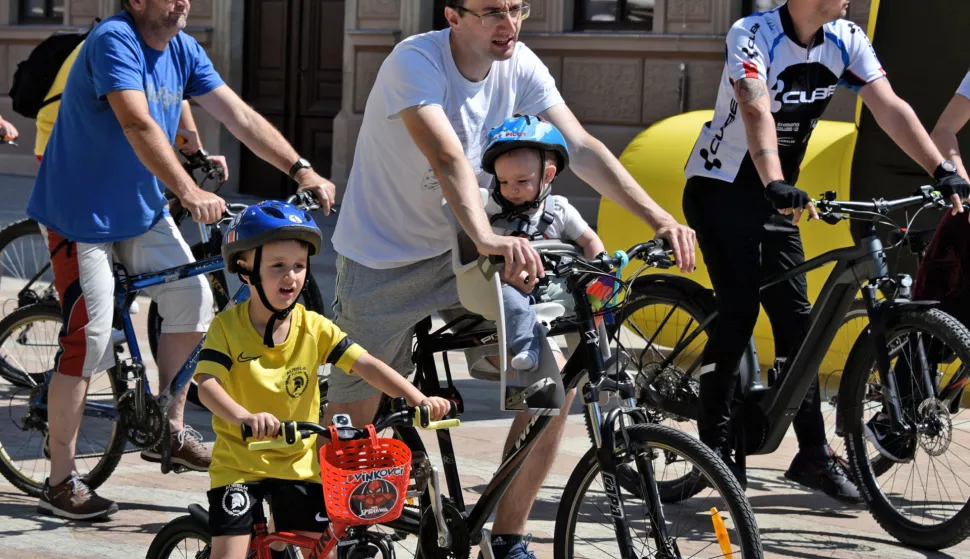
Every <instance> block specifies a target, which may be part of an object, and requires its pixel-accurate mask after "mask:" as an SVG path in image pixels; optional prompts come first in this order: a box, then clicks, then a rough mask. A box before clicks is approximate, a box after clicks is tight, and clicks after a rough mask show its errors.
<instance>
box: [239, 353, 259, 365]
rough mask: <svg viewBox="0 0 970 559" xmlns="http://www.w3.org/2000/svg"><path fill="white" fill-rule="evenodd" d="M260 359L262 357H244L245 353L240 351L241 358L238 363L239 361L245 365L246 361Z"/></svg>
mask: <svg viewBox="0 0 970 559" xmlns="http://www.w3.org/2000/svg"><path fill="white" fill-rule="evenodd" d="M260 357H261V356H260V355H257V356H256V357H243V352H241V351H240V352H239V357H237V358H236V361H239V362H240V363H245V362H246V361H255V360H257V359H259V358H260Z"/></svg>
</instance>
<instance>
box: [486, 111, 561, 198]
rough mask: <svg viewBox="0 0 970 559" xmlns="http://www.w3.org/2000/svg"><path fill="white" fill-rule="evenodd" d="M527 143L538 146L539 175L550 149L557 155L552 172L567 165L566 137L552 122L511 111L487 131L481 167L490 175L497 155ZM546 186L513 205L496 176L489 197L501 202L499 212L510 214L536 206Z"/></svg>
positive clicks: (546, 191) (544, 194) (544, 166)
mask: <svg viewBox="0 0 970 559" xmlns="http://www.w3.org/2000/svg"><path fill="white" fill-rule="evenodd" d="M529 147H531V148H535V149H537V150H539V161H540V164H539V169H540V171H539V176H540V177H541V176H542V175H543V174H545V169H546V155H547V153H548V152H550V151H551V152H553V153H555V154H556V157H557V162H556V176H559V173H561V172H563V171H564V170H566V167H568V166H569V148H568V147H567V146H566V139H565V138H563V135H562V133H561V132H560V131H559V129H558V128H556V126H555V125H553V124H552V123H551V122H548V121H546V120H544V119H542V118H541V117H539V116H536V115H515V116H513V117H511V118H508V119H506V120H505V122H503V123H502V124H500V125H498V126H496V127H495V128H493V129H491V130H490V131H489V133H488V145H487V146H486V147H485V152H484V153H483V154H482V170H484V171H485V172H487V173H491V174H493V175H494V174H495V160H496V159H498V158H499V156H500V155H502V154H504V153H507V152H509V151H512V150H514V149H519V148H529ZM550 190H551V189H550V188H549V187H548V186H547V187H545V188H543V189H542V191H541V192H540V193H539V195H538V196H537V197H536V199H535V200H533V201H532V202H529V203H527V204H520V205H518V206H515V205H513V204H512V203H511V202H509V201H508V200H506V199H505V197H504V196H502V192H501V189H500V188H499V186H498V181H497V180H496V181H495V183H494V184H493V185H492V198H493V199H494V200H495V201H496V202H498V203H499V205H500V206H502V209H503V210H504V211H503V212H502V213H503V214H505V215H513V214H517V213H519V214H520V213H524V212H527V211H529V210H531V209H534V208H538V207H539V205H540V204H542V201H543V200H545V199H546V197H547V196H549V192H550Z"/></svg>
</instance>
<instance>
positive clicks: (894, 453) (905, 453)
mask: <svg viewBox="0 0 970 559" xmlns="http://www.w3.org/2000/svg"><path fill="white" fill-rule="evenodd" d="M865 429H866V439H868V440H869V442H871V443H872V446H874V447H876V450H878V451H879V454H882V455H883V456H885V457H886V458H887V459H889V460H892V461H893V462H900V463H905V462H909V461H910V460H912V459H913V457H914V456H915V455H916V438H915V437H912V436H908V435H903V434H899V435H894V434H893V433H892V420H891V419H890V418H889V414H888V413H886V412H879V413H877V414H876V415H874V416H872V419H870V420H869V421H867V422H866V427H865Z"/></svg>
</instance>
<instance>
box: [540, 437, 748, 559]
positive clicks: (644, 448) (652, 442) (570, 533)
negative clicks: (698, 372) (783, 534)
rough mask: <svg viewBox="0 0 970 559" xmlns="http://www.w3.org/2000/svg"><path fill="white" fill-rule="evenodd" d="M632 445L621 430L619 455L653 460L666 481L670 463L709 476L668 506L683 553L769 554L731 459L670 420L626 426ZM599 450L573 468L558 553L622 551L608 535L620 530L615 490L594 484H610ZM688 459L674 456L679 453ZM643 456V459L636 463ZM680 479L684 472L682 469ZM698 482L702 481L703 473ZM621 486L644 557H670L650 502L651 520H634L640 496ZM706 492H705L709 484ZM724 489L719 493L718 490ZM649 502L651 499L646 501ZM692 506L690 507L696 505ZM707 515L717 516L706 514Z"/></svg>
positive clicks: (670, 527) (565, 556) (668, 520)
mask: <svg viewBox="0 0 970 559" xmlns="http://www.w3.org/2000/svg"><path fill="white" fill-rule="evenodd" d="M626 434H627V437H628V439H629V441H630V446H631V448H629V449H628V448H625V447H623V448H620V447H621V446H623V445H625V443H624V442H623V441H624V438H623V437H622V436H620V435H619V433H618V434H617V438H616V441H617V444H618V448H617V449H616V451H617V455H618V456H619V457H620V459H621V460H622V461H623V462H624V463H627V464H636V463H638V462H639V463H643V460H648V461H650V462H652V464H653V469H654V472H655V477H656V479H657V481H658V482H659V481H660V479H661V477H662V476H663V475H664V474H666V473H668V469H670V468H674V469H678V470H686V471H688V472H690V471H691V470H693V471H695V472H697V473H698V474H699V477H702V478H703V479H704V486H705V488H706V489H707V491H706V492H703V493H698V492H697V491H690V492H692V493H693V494H694V496H693V497H691V498H689V499H682V500H680V502H679V503H678V504H676V505H666V506H664V507H663V509H662V510H663V515H664V522H663V526H664V527H666V530H667V533H668V535H669V537H670V540H671V542H672V543H673V545H672V548H673V550H674V552H675V554H676V555H680V556H683V557H725V556H727V555H728V554H729V553H730V554H731V555H732V556H734V557H742V558H744V559H755V558H761V557H763V556H764V552H763V551H762V546H761V538H760V536H759V534H758V525H757V522H756V521H755V517H754V512H753V511H752V510H751V505H750V503H749V502H748V500H747V498H746V497H745V496H744V491H743V490H742V489H741V486H740V485H739V484H738V482H737V480H736V479H735V478H734V476H733V475H732V474H731V472H730V470H728V468H727V465H725V464H724V462H723V461H722V460H721V459H720V458H718V457H717V456H716V455H715V454H714V453H713V452H712V451H711V450H710V449H709V448H707V447H706V446H705V445H704V444H702V443H701V442H700V441H699V440H697V439H695V438H693V437H691V436H690V435H687V434H685V433H682V432H680V431H677V430H675V429H672V428H669V427H664V426H662V425H654V424H645V425H635V426H633V427H630V428H628V429H627V431H626ZM596 452H597V449H596V448H591V449H590V450H589V451H588V452H587V453H586V455H585V456H583V458H582V459H580V461H579V464H578V465H577V466H576V469H575V470H573V473H572V475H571V476H570V477H569V481H568V482H567V484H566V489H565V491H564V492H563V497H562V500H561V501H560V504H559V511H558V514H557V517H556V533H555V542H554V550H555V554H554V556H555V557H556V559H574V558H576V559H578V558H584V557H590V558H592V557H595V558H597V559H599V558H602V557H621V556H622V555H621V553H620V549H619V546H618V545H617V544H616V543H615V542H613V541H612V538H609V537H607V536H606V533H607V532H608V531H609V530H613V529H614V526H613V521H612V519H613V515H614V513H615V512H617V511H616V510H615V504H614V508H611V501H610V499H609V498H608V493H607V491H606V490H605V489H604V488H603V486H602V485H600V487H598V488H594V487H593V485H594V482H602V476H601V471H600V467H599V463H598V462H597V460H596ZM671 453H674V454H677V455H679V456H680V458H681V460H678V461H675V462H673V463H669V462H666V458H667V457H668V456H669V455H670V454H671ZM634 459H636V462H634ZM675 475H676V476H678V477H680V476H682V475H683V474H682V473H675ZM639 481H640V484H641V490H640V491H639V493H640V494H646V493H647V491H646V486H645V485H643V484H645V483H647V480H646V479H645V478H643V477H642V476H641V477H640V478H639ZM698 481H700V480H699V479H698ZM622 489H624V488H622V487H621V488H620V494H621V498H622V500H623V510H622V511H619V512H621V513H622V515H623V517H624V518H626V519H627V521H628V522H629V525H630V529H631V531H634V532H637V531H639V532H641V533H642V535H640V536H639V537H638V536H637V534H636V533H634V534H631V537H632V540H633V542H634V548H635V551H636V556H637V557H669V556H670V555H668V554H665V552H664V550H658V549H657V546H656V540H655V539H654V536H655V530H656V525H655V523H654V522H653V521H652V520H651V519H650V517H649V512H647V509H646V508H644V513H646V514H645V517H644V519H643V520H634V519H633V513H634V512H636V511H635V506H634V501H638V500H639V499H638V498H637V497H636V496H635V495H633V494H631V493H628V492H626V491H624V490H622ZM702 491H703V490H702ZM715 494H716V495H715ZM640 506H642V507H646V506H647V504H646V503H642V502H641V503H640ZM712 507H713V508H716V509H717V511H718V512H719V513H720V517H721V518H722V520H723V522H724V528H725V529H726V536H725V535H722V536H718V535H717V534H716V531H717V528H716V527H715V519H714V515H713V514H712V512H711V509H712ZM688 509H689V510H688ZM704 516H707V518H708V519H710V520H704Z"/></svg>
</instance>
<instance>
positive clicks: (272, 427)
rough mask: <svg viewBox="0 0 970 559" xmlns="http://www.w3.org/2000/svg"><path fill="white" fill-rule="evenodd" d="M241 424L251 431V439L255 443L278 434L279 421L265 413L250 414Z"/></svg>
mask: <svg viewBox="0 0 970 559" xmlns="http://www.w3.org/2000/svg"><path fill="white" fill-rule="evenodd" d="M242 424H243V425H248V426H249V428H250V429H252V430H253V438H254V439H256V440H257V441H261V440H263V439H272V438H275V437H276V435H277V434H278V433H279V432H280V420H279V419H277V418H276V417H275V416H274V415H273V414H270V413H266V412H260V413H254V414H250V415H249V416H248V417H246V418H244V419H243V420H242Z"/></svg>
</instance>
